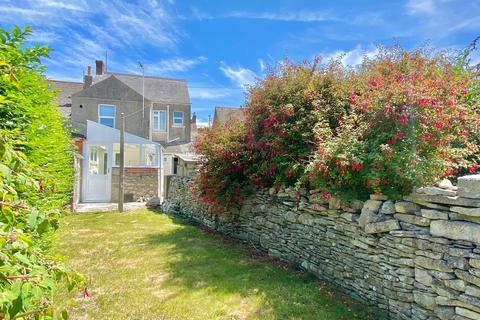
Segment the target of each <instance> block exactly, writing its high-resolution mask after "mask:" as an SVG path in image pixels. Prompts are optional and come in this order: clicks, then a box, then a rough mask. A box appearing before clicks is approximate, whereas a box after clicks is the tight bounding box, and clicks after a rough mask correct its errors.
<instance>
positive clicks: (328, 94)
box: [245, 58, 348, 187]
mask: <svg viewBox="0 0 480 320" xmlns="http://www.w3.org/2000/svg"><path fill="white" fill-rule="evenodd" d="M344 77H345V70H344V69H343V68H342V67H341V65H340V64H338V63H331V64H329V65H328V66H327V67H321V66H320V59H319V58H317V59H315V61H314V62H313V63H308V62H305V63H303V64H300V65H296V64H293V63H291V62H289V61H286V62H285V63H283V64H282V65H280V67H279V70H276V71H275V70H273V71H272V72H271V73H270V74H269V75H268V76H267V77H266V78H265V79H263V80H261V81H259V82H258V83H257V84H256V85H255V86H254V87H252V88H251V89H250V92H249V100H248V102H247V104H246V106H247V108H246V115H247V120H246V124H245V126H246V130H247V131H246V134H247V136H246V147H247V150H248V151H249V160H250V162H251V165H250V166H249V167H248V169H249V170H248V173H249V178H250V180H251V182H252V183H253V184H254V185H256V186H262V187H265V186H271V185H276V186H280V185H281V184H284V183H285V184H290V185H291V184H294V183H295V182H296V181H297V180H298V179H299V178H300V177H302V176H303V175H304V173H305V168H306V166H305V164H306V163H307V162H308V161H309V157H310V156H311V154H312V152H313V151H314V149H315V146H316V136H315V132H314V131H313V130H312V129H313V128H314V127H315V125H316V124H317V123H318V122H319V121H322V120H324V122H325V125H327V126H332V127H333V126H335V125H336V120H337V118H338V117H340V116H341V115H342V114H343V113H344V112H345V110H346V109H347V108H348V100H347V99H344V98H342V97H345V96H346V95H342V92H344V91H345V88H344V87H342V85H343V83H342V81H341V79H343V78H344Z"/></svg>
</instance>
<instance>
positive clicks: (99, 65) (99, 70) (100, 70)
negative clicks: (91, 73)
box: [95, 60, 105, 76]
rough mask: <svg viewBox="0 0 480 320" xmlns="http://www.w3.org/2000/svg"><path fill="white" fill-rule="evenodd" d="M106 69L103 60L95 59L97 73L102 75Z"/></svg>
mask: <svg viewBox="0 0 480 320" xmlns="http://www.w3.org/2000/svg"><path fill="white" fill-rule="evenodd" d="M104 71H105V65H104V64H103V60H95V74H96V75H97V76H101V75H102V74H103V73H104Z"/></svg>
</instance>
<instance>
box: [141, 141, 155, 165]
mask: <svg viewBox="0 0 480 320" xmlns="http://www.w3.org/2000/svg"><path fill="white" fill-rule="evenodd" d="M142 148H143V165H145V166H156V165H157V152H156V149H157V148H156V146H155V145H154V144H144V145H142Z"/></svg>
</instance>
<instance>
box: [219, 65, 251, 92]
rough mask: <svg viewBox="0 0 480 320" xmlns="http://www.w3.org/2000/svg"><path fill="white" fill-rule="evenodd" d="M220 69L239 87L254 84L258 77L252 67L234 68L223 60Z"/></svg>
mask: <svg viewBox="0 0 480 320" xmlns="http://www.w3.org/2000/svg"><path fill="white" fill-rule="evenodd" d="M220 70H221V71H222V72H223V74H224V75H225V76H226V77H227V78H229V79H230V80H231V81H233V82H234V83H235V84H236V85H237V86H239V87H244V86H245V85H250V84H254V83H255V80H256V78H258V76H257V74H256V73H255V72H253V71H252V70H250V69H246V68H242V67H238V68H232V67H230V66H228V65H227V64H226V63H225V62H223V61H222V63H221V66H220Z"/></svg>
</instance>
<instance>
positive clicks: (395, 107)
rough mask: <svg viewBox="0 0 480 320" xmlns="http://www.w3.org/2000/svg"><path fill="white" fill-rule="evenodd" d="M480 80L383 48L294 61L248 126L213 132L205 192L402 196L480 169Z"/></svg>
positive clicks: (249, 113) (200, 182)
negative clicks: (353, 64)
mask: <svg viewBox="0 0 480 320" xmlns="http://www.w3.org/2000/svg"><path fill="white" fill-rule="evenodd" d="M478 88H479V86H478V81H476V78H475V73H474V72H472V68H470V67H469V65H468V63H466V59H465V57H463V58H462V59H459V58H452V57H450V56H448V55H446V54H432V53H430V52H427V51H426V50H417V51H414V52H408V51H404V50H401V49H399V48H390V49H382V50H380V52H379V54H378V55H377V56H376V57H374V58H371V59H365V60H364V62H363V63H362V64H361V65H360V66H359V68H357V69H355V70H354V69H352V68H349V67H344V66H342V64H341V63H339V61H331V62H330V63H329V64H327V65H320V61H319V59H316V60H315V61H314V62H313V63H308V62H305V63H303V64H293V63H290V62H288V61H287V62H285V63H283V64H282V65H280V67H279V68H278V70H276V71H272V72H271V73H270V74H268V75H267V76H266V77H265V79H263V80H260V81H259V82H258V83H257V84H256V85H255V86H253V87H252V88H251V89H250V91H249V95H248V100H247V103H246V108H245V114H246V120H245V123H244V125H243V126H239V125H238V124H234V125H229V126H227V127H225V128H221V127H217V128H213V129H207V130H206V131H205V132H204V133H202V134H201V135H200V137H199V141H197V148H196V151H197V152H198V153H199V154H202V155H203V161H202V163H201V165H200V175H199V177H198V179H197V184H196V185H197V188H198V190H199V193H200V195H201V196H202V199H203V200H206V202H207V203H209V204H212V205H214V207H217V208H220V209H219V210H217V212H221V211H223V210H226V209H228V208H229V207H231V206H232V205H233V204H235V203H237V204H238V203H239V200H242V199H243V198H245V197H246V196H248V194H249V192H250V191H251V190H253V189H254V188H256V187H272V186H274V187H276V188H279V187H280V186H282V185H290V186H291V185H295V184H297V185H302V186H307V187H309V188H315V189H321V190H322V191H323V193H322V194H323V195H324V197H325V198H326V199H328V197H329V196H330V194H332V193H333V194H338V195H341V196H343V197H347V198H353V197H364V196H366V195H367V194H369V193H373V192H375V193H384V194H387V195H389V196H393V197H394V196H401V195H404V194H406V193H408V192H410V191H411V190H412V189H413V187H415V186H417V185H423V184H428V183H432V182H435V181H436V180H438V179H440V178H442V177H445V176H450V175H453V174H455V173H457V172H458V170H460V169H462V168H463V169H462V170H468V171H470V172H473V171H475V170H477V169H478V168H479V167H478V165H477V162H476V161H477V159H478V143H475V142H478V141H480V139H479V137H478V134H479V121H480V117H479V113H480V110H479V107H478V101H479V99H478V96H479V95H478V90H479V89H478Z"/></svg>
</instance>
